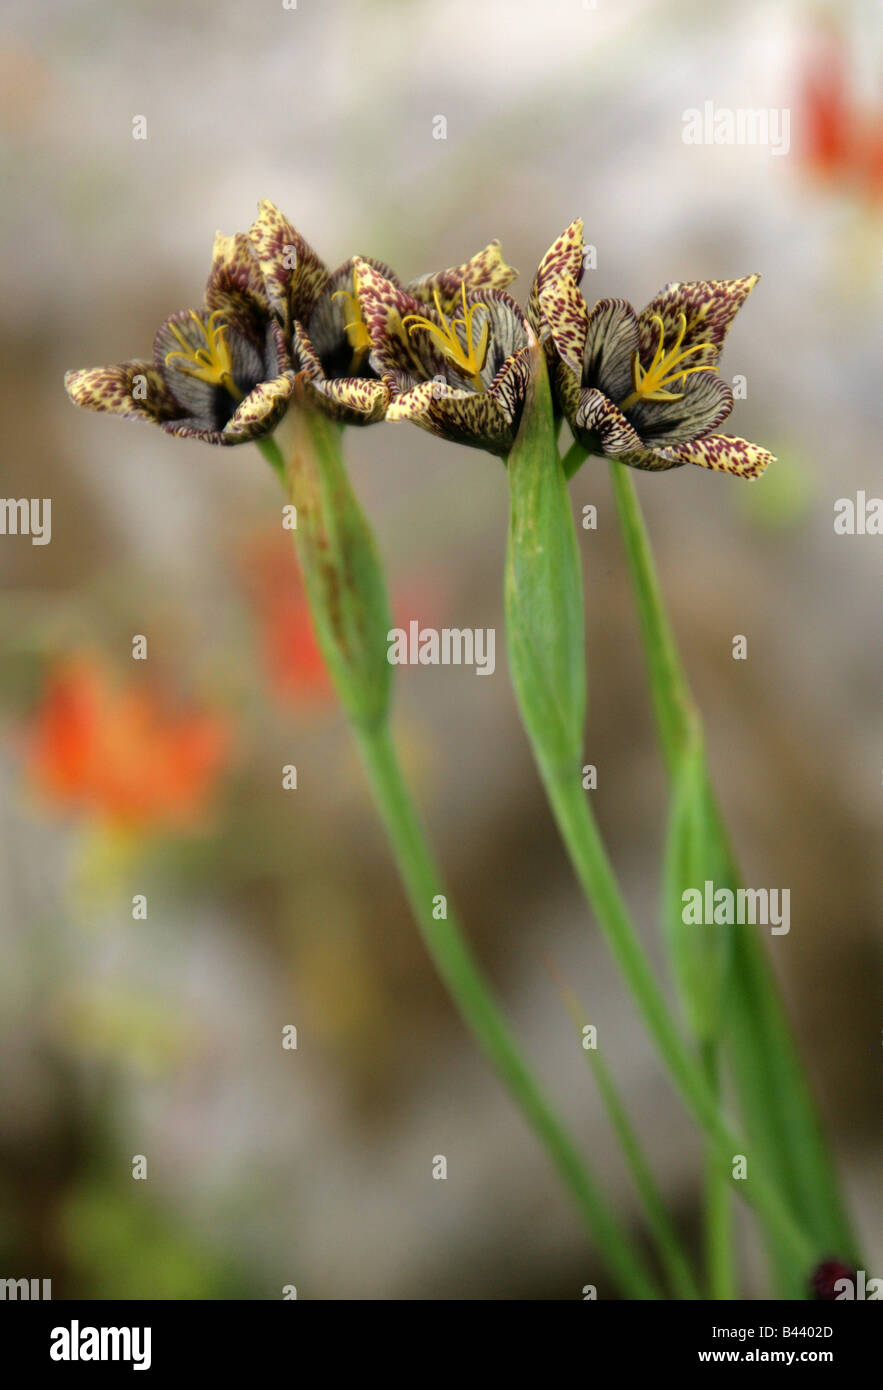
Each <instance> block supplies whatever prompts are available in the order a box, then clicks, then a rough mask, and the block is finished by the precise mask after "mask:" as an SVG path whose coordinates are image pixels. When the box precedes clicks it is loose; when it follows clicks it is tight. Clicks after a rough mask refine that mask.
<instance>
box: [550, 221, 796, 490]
mask: <svg viewBox="0 0 883 1390" xmlns="http://www.w3.org/2000/svg"><path fill="white" fill-rule="evenodd" d="M582 266H583V249H582V223H580V222H574V223H573V224H572V225H571V226H570V227H569V228H568V229H567V231H566V232H564V233H563V234H562V236H561V237H559V238H558V240H557V241H556V242H555V243H554V245H553V246H552V247H551V248H550V249H549V251H548V252H547V254H546V256H545V257H544V258H543V261H542V263H541V264H540V267H539V270H538V271H537V274H536V278H535V280H534V285H533V290H532V293H531V300H530V308H529V311H528V314H529V317H530V320H531V322H532V324H533V326H534V327H535V329H536V331H537V333H538V334H539V336H540V337H541V338H542V339H543V341H544V342H545V344H546V349H547V354H548V357H549V363H550V369H551V375H552V382H553V389H554V392H555V396H556V400H557V402H558V405H559V407H560V409H561V411H562V412H563V414H564V415H566V417H567V420H568V423H569V425H570V427H571V430H572V431H573V434H574V437H575V438H576V439H577V440H578V441H579V443H580V444H582V445H583V446H584V447H585V448H586V449H588V450H589V451H590V452H592V453H597V454H605V455H607V456H609V457H611V458H616V459H618V460H619V462H620V463H625V464H628V465H629V466H630V467H632V468H646V469H652V470H660V469H667V468H678V467H680V466H681V465H682V464H685V463H695V464H699V465H700V466H701V467H703V468H712V469H717V470H720V471H722V472H725V473H733V474H736V475H737V476H738V477H741V478H756V477H759V475H760V474H761V473H762V472H763V470H764V469H765V468H766V467H767V465H768V464H769V463H771V462H772V461H773V456H772V454H770V453H768V452H767V450H766V449H762V448H760V446H759V445H757V444H749V443H748V442H747V440H744V439H737V438H735V437H734V436H732V435H725V434H716V433H715V431H716V430H717V429H718V427H719V426H720V425H721V424H723V422H724V420H726V418H727V416H728V415H729V414H730V411H731V410H732V408H733V394H732V392H731V390H730V388H729V386H728V385H727V383H726V382H725V381H723V380H722V378H721V377H720V375H719V374H718V365H717V359H718V356H719V354H720V351H721V348H722V347H723V342H724V339H725V337H726V334H727V330H728V329H729V327H730V324H731V323H732V321H733V319H734V318H735V316H736V314H737V312H738V310H739V309H740V307H741V305H742V304H743V303H744V301H745V299H746V298H747V296H748V295H749V294H750V292H751V290H752V289H753V288H754V286H755V284H756V283H757V280H758V278H759V277H758V276H757V275H748V276H745V277H743V278H742V279H739V280H693V281H685V282H684V283H677V282H675V283H672V284H669V285H666V286H665V288H664V289H662V290H661V291H660V292H659V294H657V295H656V297H655V298H654V299H652V300H651V301H650V303H649V304H648V305H647V307H646V309H643V310H642V311H641V313H640V314H637V313H635V311H634V309H633V308H632V306H631V305H630V304H628V303H627V302H626V301H625V300H624V299H601V300H599V301H598V303H597V304H595V306H594V308H593V309H591V310H590V309H589V308H588V306H587V304H586V302H585V300H584V299H583V297H582V294H581V293H580V290H579V282H580V279H581V276H582Z"/></svg>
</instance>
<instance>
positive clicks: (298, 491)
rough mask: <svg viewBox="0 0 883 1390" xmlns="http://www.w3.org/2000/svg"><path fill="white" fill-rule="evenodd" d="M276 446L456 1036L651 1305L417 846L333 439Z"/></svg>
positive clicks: (273, 459)
mask: <svg viewBox="0 0 883 1390" xmlns="http://www.w3.org/2000/svg"><path fill="white" fill-rule="evenodd" d="M277 436H280V437H281V438H282V440H283V444H284V447H285V453H284V454H283V452H282V451H281V450H280V447H279V444H278V443H277V442H276V439H268V440H263V441H261V443H260V448H261V451H262V453H263V454H264V457H265V458H266V459H267V460H268V462H269V463H270V464H271V465H272V467H273V468H274V470H275V471H276V472H277V473H278V474H279V476H280V478H282V479H283V481H284V482H285V485H286V487H287V489H288V493H289V496H290V498H291V501H292V502H293V503H294V505H295V507H296V508H297V528H296V530H295V531H294V536H295V542H296V546H297V551H298V556H299V559H300V563H301V569H302V572H303V578H304V585H305V588H306V592H307V596H308V599H309V602H310V609H311V614H312V618H313V623H314V627H315V630H316V635H317V640H318V642H319V645H320V647H321V650H322V653H323V657H324V659H325V663H326V666H327V668H328V671H329V674H330V676H331V678H332V681H333V683H334V686H335V689H336V691H337V693H338V696H339V698H340V700H341V703H342V705H343V707H344V709H345V711H346V713H347V716H348V718H349V721H350V724H351V728H352V731H353V734H354V736H355V739H356V742H357V745H358V748H359V751H360V753H361V756H362V760H363V763H364V766H365V769H366V771H367V774H368V778H369V781H370V784H371V787H372V790H373V793H374V796H375V798H376V802H377V805H378V808H379V811H380V814H381V817H382V820H383V823H384V825H385V828H386V831H387V834H388V837H389V841H390V845H391V847H392V851H393V855H394V857H395V860H396V864H397V867H398V870H399V873H400V875H401V878H402V881H403V883H404V885H405V889H406V892H407V895H408V899H409V902H410V904H411V908H412V910H413V912H414V916H415V918H416V920H417V924H418V926H419V929H420V932H421V935H422V937H423V940H424V942H425V944H426V947H427V949H428V951H429V953H430V956H431V957H432V960H433V962H434V964H435V966H436V968H437V970H438V971H439V974H440V975H441V977H442V979H443V980H444V982H445V985H446V986H447V988H448V991H449V992H450V995H451V997H452V999H453V1001H454V1003H455V1004H456V1006H457V1008H458V1010H459V1012H460V1014H461V1016H462V1018H463V1019H464V1021H465V1023H466V1025H467V1027H468V1028H469V1029H470V1030H471V1031H472V1033H473V1035H474V1036H475V1038H476V1040H477V1041H478V1043H479V1045H480V1046H481V1047H482V1048H483V1049H484V1051H485V1053H486V1054H487V1056H488V1058H489V1059H490V1061H491V1062H492V1064H493V1065H494V1066H495V1067H496V1069H497V1071H498V1072H499V1074H500V1076H501V1078H502V1079H503V1081H504V1082H505V1084H506V1086H507V1087H508V1089H509V1092H510V1094H511V1095H512V1097H513V1099H514V1100H515V1102H516V1104H517V1105H518V1106H519V1107H520V1109H521V1111H522V1113H523V1114H524V1116H525V1118H526V1119H527V1121H528V1123H529V1124H530V1125H531V1126H532V1128H533V1129H534V1131H535V1133H536V1134H537V1136H538V1138H539V1140H540V1142H541V1143H542V1144H543V1145H544V1146H545V1148H546V1151H547V1153H548V1155H549V1157H550V1159H551V1160H552V1162H553V1164H554V1165H555V1167H556V1168H557V1170H558V1173H559V1175H560V1177H561V1178H562V1180H563V1182H564V1184H565V1186H566V1187H567V1189H568V1190H569V1191H570V1194H571V1196H572V1197H573V1198H574V1200H575V1202H576V1204H577V1207H578V1208H579V1210H580V1212H581V1215H582V1217H583V1220H584V1221H585V1224H586V1226H587V1228H588V1230H589V1232H590V1234H591V1236H592V1238H593V1239H594V1241H595V1243H596V1245H597V1248H598V1251H599V1254H600V1256H601V1258H602V1259H603V1260H604V1261H605V1263H606V1264H607V1266H608V1267H609V1269H610V1271H611V1274H612V1275H613V1277H614V1278H615V1279H616V1281H617V1283H618V1285H619V1286H620V1288H621V1290H622V1292H623V1293H624V1294H626V1295H627V1296H628V1297H631V1298H634V1299H642V1300H645V1299H655V1298H658V1297H660V1293H661V1291H660V1289H659V1287H658V1285H657V1283H656V1280H655V1278H654V1277H653V1275H652V1274H651V1273H650V1271H649V1270H648V1268H647V1265H646V1262H645V1260H644V1258H643V1256H642V1255H641V1254H640V1252H639V1251H638V1250H637V1248H636V1247H635V1245H634V1244H633V1242H632V1240H631V1238H630V1237H629V1236H628V1234H627V1233H626V1231H625V1230H624V1229H623V1228H622V1226H621V1225H620V1223H619V1222H618V1221H617V1219H616V1217H615V1215H614V1214H613V1212H612V1210H611V1208H610V1207H609V1205H608V1203H607V1201H606V1200H605V1198H604V1196H603V1194H602V1193H601V1191H600V1189H599V1187H598V1186H597V1184H596V1182H595V1180H594V1178H593V1177H592V1175H591V1173H590V1172H589V1169H588V1167H587V1165H586V1164H585V1162H584V1161H583V1159H582V1157H581V1155H580V1154H579V1151H578V1150H577V1148H576V1146H575V1144H574V1142H573V1140H572V1139H571V1137H570V1135H569V1134H568V1132H567V1130H566V1129H565V1128H564V1126H563V1125H562V1124H561V1122H560V1121H559V1119H558V1118H557V1116H556V1114H555V1112H554V1111H553V1109H552V1108H551V1106H550V1105H549V1103H548V1101H547V1100H546V1098H545V1095H544V1092H543V1090H542V1087H541V1085H540V1084H539V1082H538V1081H537V1080H536V1079H535V1078H534V1076H533V1074H532V1072H531V1071H530V1069H529V1067H528V1065H527V1064H526V1062H525V1061H524V1060H523V1058H522V1055H521V1052H520V1049H519V1047H518V1044H517V1042H516V1041H515V1039H514V1036H513V1035H512V1033H511V1031H510V1029H509V1027H508V1024H507V1023H506V1020H505V1018H504V1016H503V1014H502V1012H501V1011H500V1009H499V1008H498V1006H497V1004H496V1003H495V1001H494V999H493V997H492V994H491V992H490V990H489V988H488V985H487V984H486V982H485V980H484V978H483V975H482V973H481V970H480V968H479V966H478V965H477V963H476V961H475V958H474V956H473V954H472V951H471V949H470V947H469V945H468V943H467V941H466V938H465V936H464V934H463V931H462V928H461V927H460V924H459V922H458V921H457V918H456V916H455V915H454V913H453V911H452V909H451V907H450V904H449V901H448V900H447V895H446V894H445V890H444V885H443V883H442V880H441V876H440V874H439V872H438V870H437V868H436V866H435V864H434V862H433V859H432V856H431V853H430V851H429V849H428V847H427V843H426V839H425V837H424V834H423V831H422V829H421V826H420V822H419V819H418V816H417V813H416V811H415V809H414V806H413V803H412V801H411V799H410V797H409V795H408V792H407V789H406V786H405V783H404V780H403V778H402V774H401V769H400V767H399V763H398V760H397V758H396V754H395V750H394V748H393V744H392V740H391V738H390V733H389V727H388V707H389V691H390V684H391V682H390V670H391V668H390V666H389V663H388V661H387V658H386V654H387V633H388V631H389V629H390V628H391V626H392V620H391V617H390V615H389V604H388V601H387V597H386V591H385V584H384V581H383V575H382V571H381V568H380V563H379V560H378V558H377V553H376V548H375V544H374V539H373V536H372V535H371V531H370V528H369V526H368V523H367V520H366V518H365V516H364V514H363V513H362V510H361V508H360V507H359V504H358V502H357V500H356V498H355V496H354V495H353V492H352V489H351V488H350V485H349V480H348V478H347V476H346V472H345V470H344V467H343V462H342V459H341V455H340V431H339V429H338V428H337V427H336V426H334V425H333V424H331V423H330V422H329V421H328V420H327V419H326V418H325V417H324V416H322V415H319V414H318V413H316V412H314V411H312V410H309V409H308V408H306V407H304V406H302V405H300V404H296V405H295V406H293V407H292V408H291V410H290V411H289V413H288V415H287V416H286V418H285V420H284V421H283V423H282V425H281V426H280V427H279V429H278V430H277ZM442 898H444V899H445V902H444V905H442V903H441V899H442Z"/></svg>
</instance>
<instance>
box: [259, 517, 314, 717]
mask: <svg viewBox="0 0 883 1390" xmlns="http://www.w3.org/2000/svg"><path fill="white" fill-rule="evenodd" d="M241 570H242V575H243V579H244V581H245V585H246V588H247V590H248V593H249V596H250V597H251V599H252V602H253V604H254V607H255V610H256V614H257V617H258V620H259V623H260V628H261V651H262V655H263V660H264V666H265V668H266V670H267V673H268V675H269V677H270V680H271V682H272V686H273V689H274V691H275V692H276V693H277V694H278V695H279V696H280V698H282V699H283V700H288V699H290V698H294V699H296V700H297V701H298V703H301V704H302V703H303V702H304V701H305V700H307V701H313V700H315V701H324V700H326V699H327V698H328V696H329V695H330V693H331V686H330V683H329V680H328V676H327V674H326V671H325V663H324V661H323V660H322V653H321V652H320V650H319V644H318V642H317V641H316V638H315V634H314V633H313V626H312V622H311V619H310V608H309V602H308V600H307V596H306V593H305V591H304V585H303V580H302V578H301V573H300V567H299V566H298V563H297V559H296V557H295V551H294V548H293V546H292V545H291V544H290V543H289V542H288V540H287V539H286V537H285V536H284V534H283V533H282V532H280V531H279V530H278V528H277V527H274V528H273V530H272V531H269V530H264V529H261V530H259V531H258V532H256V533H255V534H254V535H253V536H251V537H250V538H249V541H248V544H247V545H246V547H245V549H244V552H243V555H242V562H241Z"/></svg>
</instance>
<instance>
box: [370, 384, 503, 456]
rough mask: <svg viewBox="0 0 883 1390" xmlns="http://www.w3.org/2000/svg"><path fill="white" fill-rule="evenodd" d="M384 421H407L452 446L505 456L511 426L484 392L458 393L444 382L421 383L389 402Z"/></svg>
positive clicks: (491, 398) (492, 399) (499, 406)
mask: <svg viewBox="0 0 883 1390" xmlns="http://www.w3.org/2000/svg"><path fill="white" fill-rule="evenodd" d="M386 418H387V420H391V421H396V420H410V421H412V422H413V423H414V424H415V425H420V427H421V428H422V429H425V430H429V431H430V432H431V433H432V434H438V435H441V437H442V438H443V439H449V440H451V441H452V442H453V443H455V444H468V445H471V446H472V447H473V448H476V449H486V450H488V452H489V453H492V454H503V455H505V454H507V453H508V452H509V450H510V449H511V447H512V442H513V440H514V438H515V433H516V429H515V425H514V424H513V422H512V420H510V418H509V416H508V415H507V413H506V411H505V409H504V408H503V406H502V405H501V404H500V402H499V401H498V400H497V399H496V398H495V397H494V396H492V395H491V394H490V393H489V392H487V391H458V390H456V389H454V388H453V387H451V386H448V385H446V384H445V383H444V382H438V381H421V382H419V383H418V385H417V386H413V387H411V389H410V390H408V391H404V392H403V393H402V394H401V395H400V396H398V397H396V399H395V400H393V401H392V402H391V403H390V406H389V409H388V411H387V413H386Z"/></svg>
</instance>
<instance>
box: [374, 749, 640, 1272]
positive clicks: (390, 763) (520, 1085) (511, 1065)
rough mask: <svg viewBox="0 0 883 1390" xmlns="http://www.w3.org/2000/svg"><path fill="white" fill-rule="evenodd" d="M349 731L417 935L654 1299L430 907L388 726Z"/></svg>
mask: <svg viewBox="0 0 883 1390" xmlns="http://www.w3.org/2000/svg"><path fill="white" fill-rule="evenodd" d="M355 735H356V740H357V742H358V746H359V751H360V752H361V754H362V759H363V761H364V764H365V767H366V769H367V772H368V777H369V779H370V782H371V786H372V788H373V790H374V795H375V798H376V801H377V806H378V808H379V810H380V814H381V816H382V818H383V822H384V825H385V826H386V830H387V834H388V836H389V840H390V844H391V846H392V849H393V853H394V855H395V859H396V863H397V866H398V870H399V873H400V875H401V877H402V881H403V883H404V885H405V888H406V891H407V894H408V898H409V901H410V903H411V909H412V911H413V913H414V917H415V919H416V921H417V925H418V927H419V929H420V934H421V936H422V938H423V941H424V944H425V945H426V949H427V950H428V952H429V954H430V956H431V958H432V960H433V962H434V964H435V967H436V969H437V970H438V973H439V975H440V976H441V978H442V980H443V981H444V983H445V985H446V986H447V989H448V992H449V994H450V996H451V998H452V999H453V1000H454V1002H455V1003H456V1005H457V1008H458V1009H459V1011H460V1014H461V1016H462V1017H463V1020H464V1022H465V1023H466V1025H467V1027H468V1028H469V1029H470V1030H471V1032H472V1034H473V1036H474V1037H475V1039H476V1040H477V1042H478V1044H479V1046H480V1047H482V1048H483V1049H484V1052H485V1053H486V1055H487V1057H488V1058H489V1059H490V1061H491V1062H492V1064H493V1065H494V1066H495V1067H496V1069H497V1072H498V1073H499V1075H500V1077H501V1078H502V1080H503V1081H504V1083H505V1084H506V1086H507V1087H508V1089H509V1091H510V1093H511V1095H512V1096H513V1098H514V1099H515V1101H516V1103H517V1104H518V1105H519V1106H520V1108H521V1110H522V1113H523V1114H524V1116H525V1118H526V1119H527V1120H528V1123H529V1124H530V1125H532V1127H533V1129H534V1131H535V1132H536V1134H537V1136H538V1137H539V1139H540V1141H541V1143H542V1144H544V1145H545V1148H546V1150H547V1152H548V1153H549V1156H550V1157H551V1159H552V1161H553V1162H554V1164H555V1166H556V1167H557V1169H558V1172H559V1174H560V1175H561V1177H562V1179H563V1180H564V1183H565V1185H566V1186H567V1187H568V1188H569V1189H570V1192H571V1194H572V1195H573V1197H574V1198H575V1199H576V1201H577V1204H578V1206H579V1207H580V1209H581V1211H582V1213H583V1216H584V1218H585V1221H586V1225H587V1227H588V1229H589V1231H590V1232H591V1233H592V1235H593V1237H594V1239H595V1241H596V1243H597V1245H598V1248H599V1250H600V1252H601V1254H602V1256H603V1258H604V1259H605V1261H606V1262H607V1264H608V1265H609V1267H610V1269H611V1272H612V1273H613V1275H614V1277H615V1278H616V1279H617V1281H618V1282H619V1284H620V1286H621V1287H622V1289H623V1290H624V1291H625V1292H627V1293H628V1294H629V1296H630V1297H631V1298H636V1299H655V1298H659V1297H660V1290H659V1289H658V1288H657V1286H656V1284H655V1281H654V1279H653V1277H652V1275H651V1274H650V1273H649V1271H648V1270H647V1268H646V1265H645V1263H644V1260H643V1257H642V1256H640V1255H639V1254H638V1252H637V1250H636V1249H635V1248H634V1247H633V1245H632V1243H631V1241H630V1239H629V1238H627V1237H626V1235H625V1232H624V1230H623V1229H622V1227H621V1226H620V1225H619V1223H618V1222H617V1221H616V1219H615V1218H614V1217H613V1216H612V1214H611V1212H610V1208H609V1206H608V1204H607V1203H606V1201H605V1199H604V1198H603V1196H602V1195H601V1193H600V1191H599V1189H598V1187H597V1186H596V1184H595V1182H594V1180H593V1179H592V1178H591V1177H590V1176H589V1174H588V1172H587V1171H586V1168H585V1165H584V1163H583V1160H582V1158H581V1157H580V1155H579V1153H578V1152H577V1150H576V1148H575V1146H574V1144H573V1142H572V1140H571V1139H570V1137H569V1135H568V1134H567V1133H566V1132H565V1130H564V1129H563V1128H562V1126H561V1124H560V1123H559V1121H558V1120H557V1118H556V1117H555V1115H554V1113H553V1112H552V1110H551V1108H550V1106H549V1105H548V1103H547V1101H546V1099H545V1097H544V1095H543V1092H542V1089H541V1088H540V1086H539V1084H538V1083H537V1082H536V1081H535V1079H534V1077H533V1076H532V1074H531V1072H530V1071H529V1069H528V1067H527V1065H526V1064H525V1062H524V1061H523V1060H522V1058H521V1054H520V1052H519V1049H518V1046H517V1044H516V1043H515V1041H514V1038H513V1037H512V1034H511V1032H510V1031H509V1028H508V1025H507V1024H506V1021H505V1019H504V1018H503V1015H502V1013H501V1012H500V1010H499V1009H498V1008H497V1006H496V1004H495V1003H494V1001H493V999H492V997H491V995H490V993H489V991H488V987H487V985H486V984H485V981H484V979H483V978H482V975H481V972H480V970H479V967H478V966H477V964H476V962H475V958H474V956H473V954H472V951H471V950H470V948H469V946H468V945H467V943H466V940H465V938H464V936H463V933H462V930H461V928H460V925H459V923H458V922H457V920H456V918H455V917H453V916H452V915H451V909H450V906H449V905H448V906H447V913H448V915H447V918H437V917H436V916H435V915H434V913H433V907H432V905H433V902H434V901H435V900H436V899H437V897H438V895H440V894H442V893H443V892H444V885H443V883H442V881H441V877H440V875H439V873H438V870H437V869H436V867H435V864H434V863H433V860H432V858H431V856H430V853H429V850H428V849H427V846H426V841H425V839H424V836H423V832H422V830H421V827H420V824H419V822H418V820H417V816H416V813H415V811H414V807H413V805H412V803H411V800H410V798H409V796H408V793H407V791H406V788H405V786H404V783H403V780H402V775H401V771H400V768H399V765H398V761H397V759H396V755H395V752H394V749H393V746H392V742H391V740H390V737H389V732H388V730H387V729H386V727H385V726H379V727H375V728H373V729H371V730H364V729H356V730H355Z"/></svg>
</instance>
